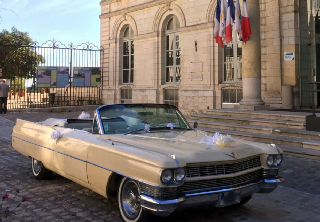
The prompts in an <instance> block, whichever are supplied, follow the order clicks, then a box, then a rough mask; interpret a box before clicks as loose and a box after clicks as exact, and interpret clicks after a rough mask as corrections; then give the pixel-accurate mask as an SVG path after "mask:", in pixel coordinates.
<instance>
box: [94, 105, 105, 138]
mask: <svg viewBox="0 0 320 222" xmlns="http://www.w3.org/2000/svg"><path fill="white" fill-rule="evenodd" d="M99 109H100V107H99V108H98V109H96V110H95V111H94V118H95V119H96V121H97V125H98V128H99V134H100V135H101V134H104V128H103V125H102V120H101V116H100V112H99Z"/></svg>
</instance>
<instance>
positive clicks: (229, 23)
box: [226, 0, 235, 43]
mask: <svg viewBox="0 0 320 222" xmlns="http://www.w3.org/2000/svg"><path fill="white" fill-rule="evenodd" d="M234 20H235V16H234V4H233V0H228V8H227V22H226V43H229V42H231V41H232V22H234Z"/></svg>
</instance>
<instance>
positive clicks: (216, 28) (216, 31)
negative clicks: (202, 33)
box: [214, 0, 224, 48]
mask: <svg viewBox="0 0 320 222" xmlns="http://www.w3.org/2000/svg"><path fill="white" fill-rule="evenodd" d="M222 1H224V0H222ZM220 11H221V2H220V0H217V8H216V18H215V21H214V38H215V39H216V43H218V44H219V45H220V46H221V47H222V48H223V42H222V37H221V36H219V31H220Z"/></svg>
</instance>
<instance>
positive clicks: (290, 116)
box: [206, 109, 311, 122]
mask: <svg viewBox="0 0 320 222" xmlns="http://www.w3.org/2000/svg"><path fill="white" fill-rule="evenodd" d="M206 113H207V114H212V115H221V116H232V117H243V118H254V119H274V120H285V121H301V122H305V121H306V116H308V115H311V113H308V112H284V111H264V110H260V111H254V112H252V111H245V110H234V109H211V110H207V111H206Z"/></svg>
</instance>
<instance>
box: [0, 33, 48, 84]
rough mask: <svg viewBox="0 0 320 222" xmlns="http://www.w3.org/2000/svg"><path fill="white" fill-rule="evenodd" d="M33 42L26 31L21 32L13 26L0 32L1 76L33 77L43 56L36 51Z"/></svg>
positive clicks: (7, 77) (42, 60) (10, 77)
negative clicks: (9, 29)
mask: <svg viewBox="0 0 320 222" xmlns="http://www.w3.org/2000/svg"><path fill="white" fill-rule="evenodd" d="M33 44H34V42H33V41H32V39H31V38H30V37H29V34H28V33H27V32H21V31H19V30H17V29H16V28H15V27H13V28H12V29H11V32H10V31H7V30H5V29H4V30H2V31H1V32H0V67H1V68H2V74H3V78H6V79H14V78H16V77H22V78H33V77H35V76H36V71H37V66H38V65H39V63H43V62H44V58H43V56H41V55H38V54H37V53H36V47H34V46H33Z"/></svg>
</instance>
